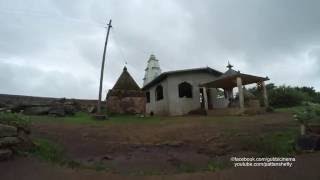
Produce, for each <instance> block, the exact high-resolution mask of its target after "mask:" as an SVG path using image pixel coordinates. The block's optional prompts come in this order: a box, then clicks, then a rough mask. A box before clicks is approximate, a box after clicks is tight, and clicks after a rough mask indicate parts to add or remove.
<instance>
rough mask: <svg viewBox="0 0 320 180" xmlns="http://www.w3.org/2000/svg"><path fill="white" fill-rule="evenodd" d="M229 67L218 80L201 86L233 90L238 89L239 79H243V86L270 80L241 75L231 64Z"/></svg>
mask: <svg viewBox="0 0 320 180" xmlns="http://www.w3.org/2000/svg"><path fill="white" fill-rule="evenodd" d="M227 67H228V68H229V69H228V70H227V71H226V72H225V73H224V74H223V75H221V76H220V77H219V78H217V79H216V80H214V81H211V82H208V83H204V84H201V85H200V86H204V87H208V88H225V89H228V88H233V87H237V77H241V79H242V85H247V84H252V83H258V82H262V81H267V80H269V78H268V77H260V76H254V75H250V74H244V73H240V71H235V70H233V69H232V66H231V65H230V64H228V66H227Z"/></svg>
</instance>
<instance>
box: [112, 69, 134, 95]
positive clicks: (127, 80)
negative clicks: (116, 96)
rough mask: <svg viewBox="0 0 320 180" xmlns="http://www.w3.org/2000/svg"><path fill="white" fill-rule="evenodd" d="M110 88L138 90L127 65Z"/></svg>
mask: <svg viewBox="0 0 320 180" xmlns="http://www.w3.org/2000/svg"><path fill="white" fill-rule="evenodd" d="M112 90H137V91H140V87H139V86H138V84H137V83H136V81H135V80H134V79H133V78H132V76H131V75H130V74H129V72H128V71H127V67H124V68H123V71H122V74H121V75H120V77H119V78H118V80H117V82H116V84H115V85H114V86H113V88H112Z"/></svg>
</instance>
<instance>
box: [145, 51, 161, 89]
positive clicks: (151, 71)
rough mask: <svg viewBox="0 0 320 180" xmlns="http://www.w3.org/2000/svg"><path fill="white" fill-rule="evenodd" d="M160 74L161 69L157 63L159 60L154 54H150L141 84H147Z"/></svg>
mask: <svg viewBox="0 0 320 180" xmlns="http://www.w3.org/2000/svg"><path fill="white" fill-rule="evenodd" d="M160 74H161V69H160V65H159V60H158V59H157V58H156V56H155V55H153V54H151V55H150V58H149V60H148V64H147V68H146V69H145V74H144V78H143V85H146V84H148V83H149V82H151V81H152V80H153V79H155V78H156V77H157V76H159V75H160Z"/></svg>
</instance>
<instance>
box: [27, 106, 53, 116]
mask: <svg viewBox="0 0 320 180" xmlns="http://www.w3.org/2000/svg"><path fill="white" fill-rule="evenodd" d="M50 109H51V108H50V107H49V106H31V107H27V108H25V109H24V114H27V115H46V114H48V112H49V110H50Z"/></svg>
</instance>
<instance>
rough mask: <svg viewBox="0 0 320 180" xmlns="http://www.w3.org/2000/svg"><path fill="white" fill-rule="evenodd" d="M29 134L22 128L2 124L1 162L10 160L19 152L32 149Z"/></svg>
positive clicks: (0, 135)
mask: <svg viewBox="0 0 320 180" xmlns="http://www.w3.org/2000/svg"><path fill="white" fill-rule="evenodd" d="M29 133H30V131H29V130H27V129H25V128H22V127H14V126H9V125H5V124H0V161H2V160H8V159H10V158H11V157H12V156H13V155H14V153H15V152H16V151H17V150H26V149H29V148H32V147H33V143H32V141H31V140H30V139H29Z"/></svg>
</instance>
